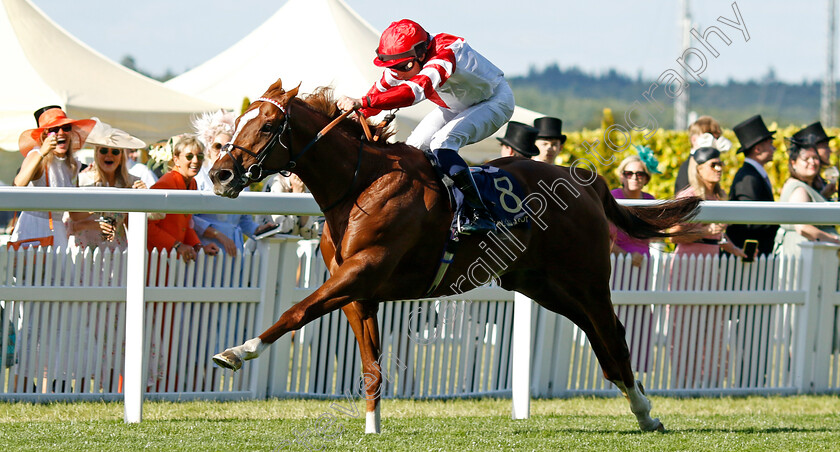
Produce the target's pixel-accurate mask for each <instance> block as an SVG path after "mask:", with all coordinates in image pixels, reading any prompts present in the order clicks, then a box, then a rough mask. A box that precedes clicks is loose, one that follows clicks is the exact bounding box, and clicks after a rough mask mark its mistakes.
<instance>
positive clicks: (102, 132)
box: [87, 118, 146, 149]
mask: <svg viewBox="0 0 840 452" xmlns="http://www.w3.org/2000/svg"><path fill="white" fill-rule="evenodd" d="M91 119H93V120H94V121H96V125H95V126H94V127H93V130H91V132H90V134H89V135H88V137H87V144H89V145H93V146H102V147H108V148H119V149H140V148H144V147H146V143H145V142H144V141H143V140H141V139H139V138H136V137H133V136H131V135H130V134H129V133H128V132H125V131H122V130H120V129H116V128H114V127H111V126H110V125H108V124H107V123H104V122H102V121H100V120H99V118H91Z"/></svg>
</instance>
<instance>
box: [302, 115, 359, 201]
mask: <svg viewBox="0 0 840 452" xmlns="http://www.w3.org/2000/svg"><path fill="white" fill-rule="evenodd" d="M301 110H304V108H301ZM304 115H306V116H307V117H305V118H301V120H300V121H299V122H297V123H295V124H292V130H293V134H294V135H297V136H299V137H300V138H297V137H295V140H298V139H299V140H300V141H298V142H297V143H295V144H296V145H297V149H295V150H294V152H300V151H301V150H302V149H303V147H304V146H306V145H308V144H309V142H310V141H311V140H312V139H313V138H314V137H315V135H316V134H317V133H318V132H320V131H321V129H322V128H323V127H324V126H326V125H327V123H328V121H326V120H324V119H323V116H322V115H318V114H315V113H314V112H312V111H310V110H308V109H306V113H305V114H301V116H304ZM310 116H311V117H310ZM316 118H317V119H316ZM336 128H337V127H336ZM359 146H360V143H359V140H354V139H349V138H348V137H347V135H346V133H344V132H341V131H339V130H335V129H333V130H332V131H330V132H328V133H327V134H326V135H324V136H323V137H322V138H321V139H320V140H318V142H317V143H315V144H314V145H313V146H312V148H311V149H309V150H307V151H306V154H305V155H304V156H302V158H301V159H300V161H299V162H298V164H297V167H296V169H295V173H296V174H297V175H298V176H300V178H301V180H302V181H303V183H304V184H306V186H307V188H309V191H310V193H312V196H313V197H314V198H315V201H317V202H318V205H320V206H321V208H326V207H328V206H330V205H331V204H332V203H334V202H336V201H337V200H339V199H341V198H342V197H343V196H344V195H345V194H346V193H347V192H348V190H350V191H351V193H350V195H349V196H347V197H346V198H345V199H344V201H343V202H342V204H344V203H352V202H353V201H355V196H352V194H353V193H357V192H358V190H359V187H360V185H361V184H367V183H368V182H369V179H370V175H369V174H366V172H367V171H369V170H370V168H371V166H370V165H366V164H365V159H369V158H367V157H364V156H363V157H362V162H361V166H360V167H359V174H358V175H356V167H357V165H359V158H360V155H359ZM363 153H364V154H366V155H369V154H370V150H368V149H365V150H364V151H363ZM336 207H338V206H336Z"/></svg>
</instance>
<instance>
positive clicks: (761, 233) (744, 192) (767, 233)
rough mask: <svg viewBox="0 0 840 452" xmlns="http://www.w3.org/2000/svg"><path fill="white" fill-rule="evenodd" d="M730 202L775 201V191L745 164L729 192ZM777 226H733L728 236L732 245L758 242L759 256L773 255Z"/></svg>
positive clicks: (753, 169)
mask: <svg viewBox="0 0 840 452" xmlns="http://www.w3.org/2000/svg"><path fill="white" fill-rule="evenodd" d="M729 200H730V201H774V200H775V199H774V198H773V190H772V189H771V188H770V186H768V185H767V182H766V181H765V180H764V177H762V176H761V173H759V172H758V170H757V169H756V168H755V167H754V166H752V165H751V164H749V163H747V162H744V166H742V167H741V169H739V170H738V172H737V173H735V178H734V179H732V188H731V189H730V190H729ZM777 229H779V225H777V224H749V225H747V224H733V225H730V226H729V227H728V228H726V235H728V236H729V239H730V240H732V243H734V244H735V245H737V246H739V247H743V246H744V240H746V239H754V240H758V254H771V253H772V252H773V241H774V240H775V238H776V230H777Z"/></svg>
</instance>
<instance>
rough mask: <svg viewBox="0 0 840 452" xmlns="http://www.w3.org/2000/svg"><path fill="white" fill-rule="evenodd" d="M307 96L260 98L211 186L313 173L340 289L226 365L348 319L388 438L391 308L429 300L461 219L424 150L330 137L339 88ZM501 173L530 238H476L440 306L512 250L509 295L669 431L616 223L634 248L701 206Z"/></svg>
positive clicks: (349, 131) (569, 176) (524, 164)
mask: <svg viewBox="0 0 840 452" xmlns="http://www.w3.org/2000/svg"><path fill="white" fill-rule="evenodd" d="M297 92H298V89H297V88H295V89H292V90H290V91H288V92H286V91H284V90H283V88H282V82H281V81H280V80H277V81H276V82H275V83H274V84H273V85H272V86H271V87H269V88H268V91H266V92H265V94H264V95H263V97H261V98H259V99H258V100H256V101H254V102H253V103H252V104H251V105H250V107H249V108H248V110H247V111H246V112H245V113H244V114H243V115H242V116H240V117H239V118H238V119H237V121H236V131H235V132H234V135H233V138H232V139H231V143H229V144H228V145H226V147H225V152H223V156H222V157H221V158H219V159H218V160H217V161H216V163H215V165H214V166H213V169H212V170H211V171H210V177H211V179H212V180H213V182H214V186H215V191H216V194H218V195H221V196H227V197H236V196H238V194H239V192H240V191H241V190H242V189H243V188H244V187H245V186H247V185H248V184H249V183H250V182H252V181H253V180H257V179H260V178H262V177H264V176H265V175H266V174H269V173H276V172H278V171H280V170H291V171H292V172H294V173H296V174H297V175H299V176H300V178H301V179H302V180H303V182H304V183H305V184H306V186H307V187H309V189H310V191H311V192H312V196H313V197H314V198H315V201H317V202H318V205H319V206H321V208H322V210H323V211H324V214H325V216H326V227H325V228H324V231H323V236H322V237H321V250H322V253H323V256H324V260H325V262H326V264H327V267H328V269H329V272H330V278H329V279H328V280H327V281H326V282H325V283H324V284H323V285H322V286H321V287H320V288H318V289H317V290H316V291H315V292H313V293H312V294H311V295H310V296H308V297H307V298H306V299H304V300H303V301H301V302H299V303H297V304H295V305H294V306H293V307H292V308H291V309H289V310H288V311H286V312H285V313H283V314H282V315H281V316H280V319H279V320H278V321H277V322H276V323H275V324H274V325H273V326H271V327H270V328H268V329H267V330H266V331H265V332H263V333H262V334H260V335H259V337H256V338H253V339H251V340H248V341H246V342H245V343H244V344H242V345H239V346H236V347H232V348H229V349H227V350H225V351H224V352H222V353H219V354H218V355H216V356H214V357H213V360H214V361H215V362H216V363H217V364H219V365H220V366H222V367H226V368H229V369H233V370H236V369H239V368H240V367H241V366H242V361H243V360H249V359H253V358H256V357H257V356H258V355H259V354H260V352H262V351H263V350H264V349H265V348H266V347H268V345H269V344H271V343H273V342H274V341H276V340H277V339H278V338H279V337H281V336H282V335H284V334H286V333H289V332H291V331H294V330H297V329H299V328H301V327H303V326H304V325H306V324H307V323H309V322H311V321H312V320H315V319H317V318H319V317H321V316H323V315H325V314H327V313H329V312H331V311H334V310H336V309H339V308H340V309H341V310H343V311H344V314H345V315H346V316H347V319H348V321H349V322H350V325H351V326H352V328H353V332H354V333H355V335H356V340H357V341H358V343H359V350H360V353H361V358H362V363H363V370H364V373H365V379H366V381H367V385H366V386H367V387H366V395H367V417H366V419H367V423H366V429H365V430H366V432H368V433H379V431H380V419H379V389H380V388H379V385H380V384H381V381H382V378H381V374H380V368H379V365H378V364H377V361H378V359H379V358H380V353H381V350H380V342H379V326H378V325H377V318H376V314H377V310H378V305H379V303H380V302H383V301H386V300H404V299H417V298H423V297H426V291H427V290H428V289H429V288H430V286H431V284H432V281H433V279H434V278H435V275H436V273H437V269H438V263H439V262H440V260H441V256H442V254H443V249H444V246H445V243H446V240H447V239H448V237H449V227H450V223H451V220H452V216H453V214H452V211H451V210H450V206H449V201H448V197H447V193H446V192H445V188H444V187H443V186H442V185H441V184H440V183H439V182H438V180H437V179H436V176H435V171H434V169H433V167H432V165H431V164H430V163H429V161H428V160H427V159H426V157H425V156H424V155H423V153H422V152H420V151H419V150H417V149H415V148H413V147H410V146H408V145H406V144H404V143H396V144H387V143H383V142H369V141H366V140H364V139H363V138H362V127H361V126H360V124H359V123H358V122H357V121H353V120H349V119H348V120H343V121H341V122H340V123H339V124H338V125H337V126H336V127H335V129H333V130H332V131H330V132H326V133H325V134H323V136H322V137H321V134H320V131H321V130H322V128H324V127H325V125H326V124H327V123H329V122H330V121H331V120H332V119H334V118H336V117H337V116H338V115H339V113H340V112H339V111H337V108H336V107H335V103H334V102H333V100H332V99H331V94H332V93H331V90H329V89H321V90H319V91H318V92H316V93H315V94H313V95H310V96H308V97H307V98H306V99H303V100H302V99H299V98H297V97H296V95H297ZM490 165H492V166H496V167H498V168H501V169H504V170H505V171H507V172H509V173H510V174H512V175H513V177H514V178H515V179H516V180H517V181H518V183H519V184H520V185H521V186H522V187H523V188H524V192H525V195H526V197H525V199H518V198H517V199H515V200H511V199H508V200H505V202H508V203H510V202H516V201H519V205H520V206H521V207H522V208H525V209H526V211H527V212H528V216H529V218H530V227H527V226H517V227H514V228H511V229H505V230H504V231H502V232H500V233H494V234H497V236H496V237H495V238H493V240H491V238H490V237H488V234H478V235H473V236H462V237H461V240H460V245H459V251H458V253H457V254H456V255H455V259H454V262H453V263H452V265H451V267H450V269H449V271H448V272H447V273H446V275H445V277H444V279H443V281H442V283H441V284H440V285H439V286H438V288H437V289H436V290H435V291H434V292H433V293H432V294H431V296H432V297H441V296H446V295H452V294H456V293H462V292H465V291H467V290H470V289H472V288H473V287H475V286H476V285H477V284H483V283H485V282H486V281H476V280H475V279H476V276H475V275H476V273H477V272H476V271H475V266H474V265H472V266H471V264H474V263H476V262H479V261H482V262H489V259H487V255H486V254H485V252H483V251H482V250H484V249H486V248H487V247H488V243H490V242H491V241H492V242H494V243H500V242H499V240H500V239H506V240H507V243H509V244H510V246H508V247H507V249H508V251H509V253H503V252H497V253H495V256H496V258H497V260H498V261H502V262H497V265H496V267H498V268H494V269H493V270H494V272H495V273H496V276H497V280H498V281H499V283H500V284H501V286H502V287H504V288H505V289H508V290H514V291H517V292H520V293H523V294H525V295H527V296H528V297H530V298H532V299H533V300H534V301H536V302H537V303H539V304H540V305H542V306H544V307H545V308H547V309H549V310H551V311H554V312H556V313H558V314H561V315H564V316H566V317H568V318H569V319H571V320H572V321H573V322H574V323H575V324H576V325H577V326H579V327H580V328H581V329H582V330H583V331H584V332H585V333H586V335H587V336H588V338H589V340H590V343H591V344H592V348H593V350H594V351H595V354H596V355H597V357H598V361H599V362H600V364H601V368H602V369H603V372H604V376H605V377H606V378H607V379H608V380H609V381H611V382H613V383H614V384H615V385H616V386H617V387H618V388H619V389H620V390H621V392H622V393H623V394H624V396H625V397H626V398H627V399H628V401H629V402H630V409H631V411H632V412H633V414H635V415H636V418H637V420H638V422H639V426H640V427H641V429H642V430H646V431H649V430H662V429H663V426H662V423H660V422H659V419H652V418H651V417H650V402H649V401H648V399H647V398H646V397H645V395H644V388H642V386H641V384H640V383H639V382H637V381H636V380H635V378H634V376H633V370H632V369H631V367H630V353H629V351H628V348H627V343H626V342H625V339H624V327H623V326H622V324H621V323H620V322H619V320H618V318H617V317H616V314H615V312H614V310H613V305H612V302H611V300H610V288H609V279H610V260H609V252H610V239H609V227H608V220H609V221H611V222H613V223H614V224H615V225H617V226H618V227H619V228H621V229H623V230H625V231H627V233H628V234H630V235H631V236H634V237H639V238H651V237H661V236H665V235H666V234H663V233H662V232H661V231H662V230H664V229H666V228H669V227H671V226H673V225H675V224H677V223H680V222H683V221H686V220H688V219H690V218H691V217H692V216H693V215H694V214H695V213H696V211H697V207H698V203H699V200H698V199H697V198H688V199H683V200H677V201H668V202H665V203H662V204H658V205H656V206H647V207H634V208H627V207H622V206H619V205H618V204H617V203H616V202H615V200H614V199H613V197H612V195H611V194H610V192H609V188H608V187H607V185H606V182H605V181H604V180H603V179H602V178H600V177H599V176H597V175H596V174H594V173H590V172H589V171H586V170H582V169H575V170H570V169H569V168H565V167H558V166H554V165H548V164H545V163H540V162H535V161H531V160H527V159H524V158H518V157H508V158H502V159H498V160H494V161H492V162H490ZM508 196H510V195H508ZM503 236H506V237H503ZM482 256H484V259H483V260H482V259H481V258H482ZM484 279H489V277H488V278H484Z"/></svg>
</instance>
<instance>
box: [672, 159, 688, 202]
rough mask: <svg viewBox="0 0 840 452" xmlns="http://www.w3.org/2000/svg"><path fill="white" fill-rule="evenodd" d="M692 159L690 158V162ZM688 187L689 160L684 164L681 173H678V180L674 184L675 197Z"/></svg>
mask: <svg viewBox="0 0 840 452" xmlns="http://www.w3.org/2000/svg"><path fill="white" fill-rule="evenodd" d="M690 159H691V157H689V160H690ZM685 187H688V160H686V161H684V162H682V165H680V169H679V171H677V180H676V181H675V182H674V196H676V195H677V193H679V192H681V191H683V189H684V188H685Z"/></svg>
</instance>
